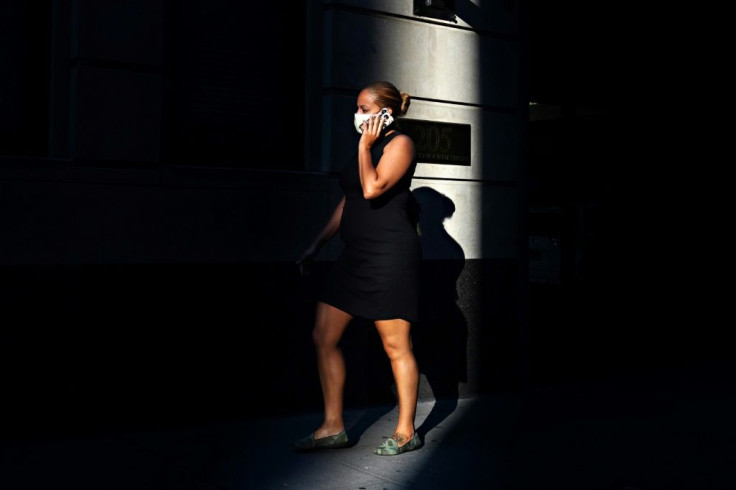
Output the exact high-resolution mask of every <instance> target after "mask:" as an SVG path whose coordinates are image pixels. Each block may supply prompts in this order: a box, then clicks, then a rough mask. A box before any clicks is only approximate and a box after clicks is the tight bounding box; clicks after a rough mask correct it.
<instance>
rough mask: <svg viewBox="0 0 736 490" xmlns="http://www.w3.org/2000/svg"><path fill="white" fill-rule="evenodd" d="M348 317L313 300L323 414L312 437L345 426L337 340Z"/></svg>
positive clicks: (342, 374)
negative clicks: (315, 304) (321, 420)
mask: <svg viewBox="0 0 736 490" xmlns="http://www.w3.org/2000/svg"><path fill="white" fill-rule="evenodd" d="M352 318H353V317H352V316H351V315H349V314H348V313H345V312H344V311H342V310H339V309H337V308H335V307H334V306H330V305H328V304H325V303H322V302H319V303H317V310H316V314H315V321H314V330H313V331H312V339H313V341H314V346H315V349H316V351H317V369H318V371H319V381H320V384H321V386H322V397H323V399H324V408H325V418H324V421H323V422H322V425H321V426H320V427H319V428H318V429H317V430H316V431H314V438H315V439H321V438H323V437H328V436H332V435H335V434H337V433H338V432H340V431H341V430H343V429H344V428H345V423H344V422H343V418H342V408H343V406H342V403H343V389H344V387H345V359H344V358H343V355H342V349H340V347H339V346H338V343H339V342H340V338H342V334H343V332H344V331H345V328H346V327H347V326H348V324H349V323H350V320H352Z"/></svg>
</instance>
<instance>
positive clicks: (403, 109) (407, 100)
mask: <svg viewBox="0 0 736 490" xmlns="http://www.w3.org/2000/svg"><path fill="white" fill-rule="evenodd" d="M364 90H367V91H368V92H370V94H371V95H372V96H373V100H374V101H375V102H376V104H378V105H379V106H381V107H390V108H391V110H392V111H393V114H394V116H403V115H405V114H406V113H407V112H408V111H409V105H410V104H411V96H410V95H409V94H407V93H406V92H401V91H399V89H397V88H396V87H395V86H394V84H392V83H391V82H386V81H383V80H380V81H377V82H373V83H371V84H370V85H368V86H366V87H365V88H364Z"/></svg>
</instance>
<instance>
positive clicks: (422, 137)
mask: <svg viewBox="0 0 736 490" xmlns="http://www.w3.org/2000/svg"><path fill="white" fill-rule="evenodd" d="M401 130H402V131H403V132H405V133H406V134H408V135H409V136H411V138H412V139H413V140H414V146H415V148H416V151H417V161H418V162H419V163H438V164H443V165H464V166H470V124H454V123H446V122H439V121H426V120H422V119H406V118H402V119H401Z"/></svg>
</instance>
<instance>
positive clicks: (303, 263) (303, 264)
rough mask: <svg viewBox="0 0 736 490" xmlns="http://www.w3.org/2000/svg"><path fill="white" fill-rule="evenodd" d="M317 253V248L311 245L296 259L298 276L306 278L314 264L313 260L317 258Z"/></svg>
mask: <svg viewBox="0 0 736 490" xmlns="http://www.w3.org/2000/svg"><path fill="white" fill-rule="evenodd" d="M318 253H319V247H318V246H317V245H315V244H312V245H310V246H309V248H307V249H306V250H305V251H304V252H303V253H302V255H301V256H300V257H299V258H298V259H297V261H296V265H298V266H299V274H301V275H302V276H308V275H309V270H310V268H311V266H312V262H314V259H315V258H316V257H317V254H318Z"/></svg>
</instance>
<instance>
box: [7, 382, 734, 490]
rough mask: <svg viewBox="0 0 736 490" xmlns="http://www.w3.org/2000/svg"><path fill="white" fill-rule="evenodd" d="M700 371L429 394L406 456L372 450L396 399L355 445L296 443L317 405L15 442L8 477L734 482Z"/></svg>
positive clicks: (664, 485)
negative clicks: (295, 446)
mask: <svg viewBox="0 0 736 490" xmlns="http://www.w3.org/2000/svg"><path fill="white" fill-rule="evenodd" d="M691 374H692V373H690V374H688V373H685V374H683V373H677V374H673V373H665V374H662V373H659V374H652V375H647V376H643V377H635V378H622V379H617V380H608V381H605V382H604V381H596V382H595V383H578V384H574V385H569V386H558V387H556V388H554V389H546V390H536V391H532V392H529V393H525V394H518V393H501V394H489V395H483V396H478V397H473V398H461V399H459V400H447V399H445V400H437V401H434V400H433V401H423V402H420V403H419V405H418V411H417V431H418V432H419V434H420V436H421V437H422V439H423V440H424V446H423V447H422V448H421V449H418V450H416V451H410V452H407V453H404V454H402V455H399V456H395V457H386V456H376V455H374V454H373V452H372V450H373V448H375V447H376V446H378V445H379V444H380V443H381V442H383V440H384V439H385V438H386V437H388V436H390V435H391V434H392V433H393V429H394V428H395V421H396V416H397V409H396V407H395V406H373V407H367V408H365V409H353V410H348V411H346V420H345V421H346V426H347V431H348V434H349V436H350V439H351V441H352V442H353V445H352V446H350V447H348V448H344V449H332V450H323V451H321V452H313V453H301V454H300V453H293V452H291V451H290V450H289V448H288V443H289V441H290V440H292V439H295V438H298V437H301V436H304V435H307V434H309V433H310V432H311V431H312V430H313V429H314V428H315V427H316V426H317V425H318V424H319V423H320V421H321V419H320V414H318V413H307V414H301V415H295V416H288V417H277V418H257V419H249V420H248V419H243V420H230V421H220V422H212V423H206V424H200V425H196V426H191V427H186V426H177V427H171V428H167V429H157V430H141V431H130V430H128V431H120V432H115V431H109V432H106V433H97V434H89V435H86V436H79V437H63V438H55V439H51V438H50V439H46V440H34V441H21V442H18V441H16V442H4V443H2V444H0V457H1V459H0V489H2V490H41V489H42V490H67V489H68V490H92V489H94V490H162V489H167V490H174V489H175V490H240V489H324V490H329V489H339V490H347V489H355V490H383V489H465V488H467V489H497V490H507V489H514V490H515V489H533V490H548V489H565V490H573V489H580V490H650V489H658V490H659V489H662V490H665V489H667V490H673V489H689V490H703V489H724V490H725V489H734V488H736V424H734V423H733V422H732V418H733V414H734V413H736V397H735V396H734V393H733V390H732V387H731V385H730V384H729V385H727V386H724V385H723V384H722V382H727V379H723V380H721V379H720V378H717V377H716V378H714V377H713V376H710V374H708V373H706V374H704V375H703V376H706V378H700V377H698V376H692V375H691ZM701 374H702V373H701ZM704 379H705V381H706V382H704ZM256 402H257V401H254V403H256Z"/></svg>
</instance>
